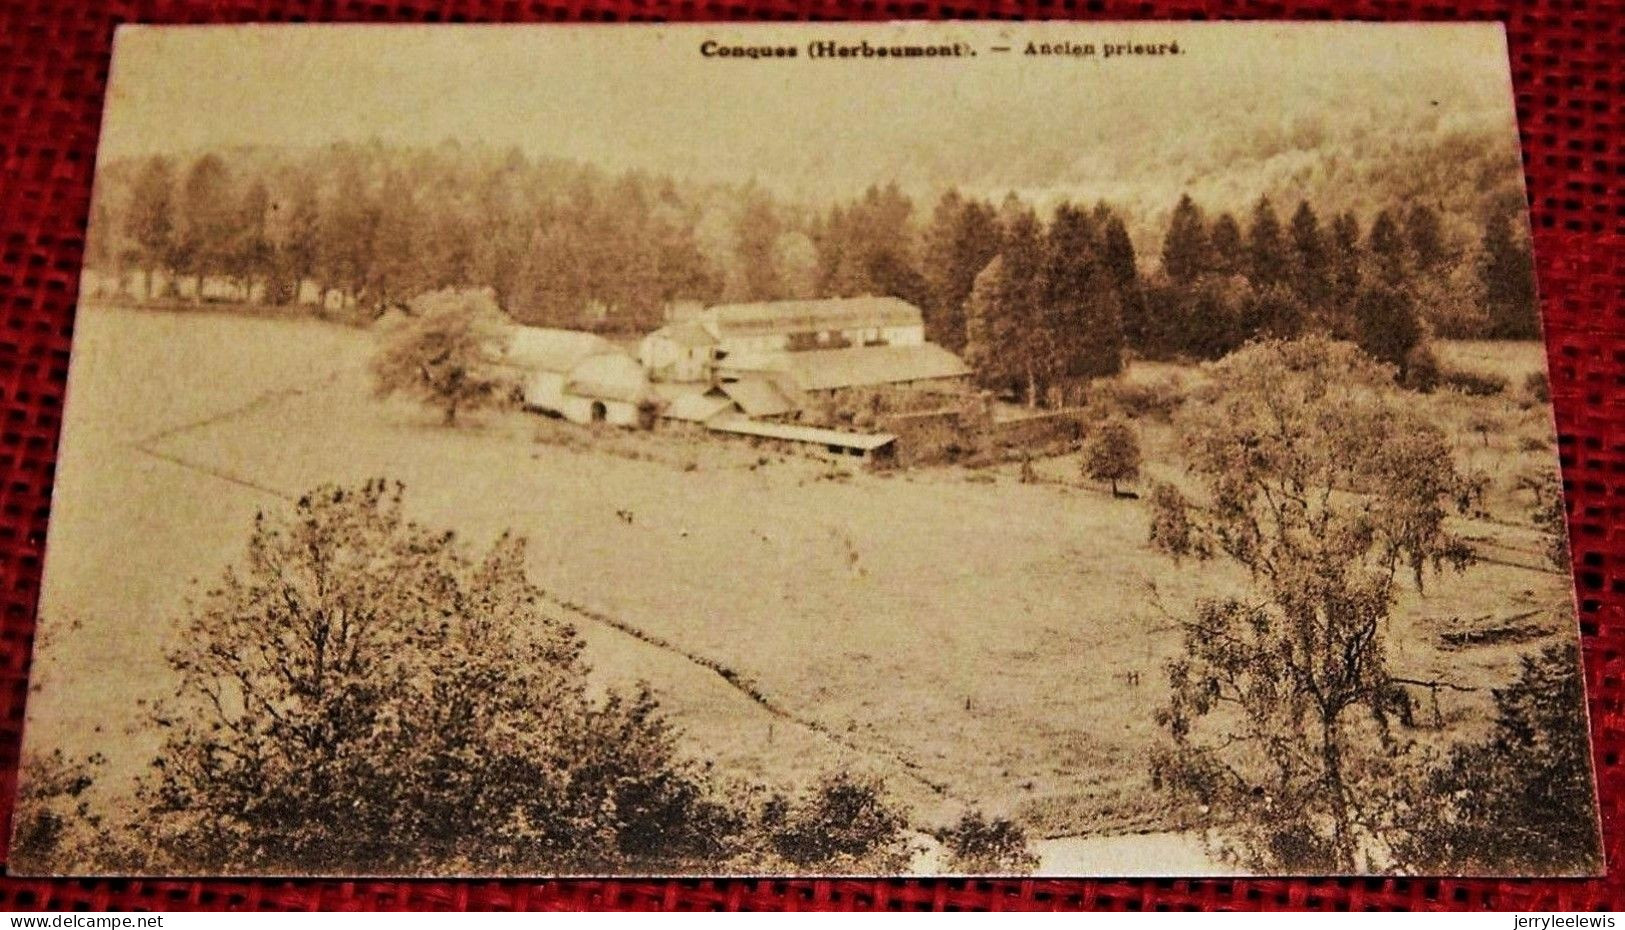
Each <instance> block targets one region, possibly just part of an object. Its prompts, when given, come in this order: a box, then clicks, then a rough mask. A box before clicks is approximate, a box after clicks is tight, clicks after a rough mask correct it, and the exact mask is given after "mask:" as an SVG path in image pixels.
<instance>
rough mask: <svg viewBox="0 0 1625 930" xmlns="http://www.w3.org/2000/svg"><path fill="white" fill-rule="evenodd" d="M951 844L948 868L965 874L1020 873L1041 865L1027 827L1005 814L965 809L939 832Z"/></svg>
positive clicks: (948, 846) (941, 837) (943, 839)
mask: <svg viewBox="0 0 1625 930" xmlns="http://www.w3.org/2000/svg"><path fill="white" fill-rule="evenodd" d="M939 838H940V839H941V840H942V843H943V845H944V846H946V847H947V848H948V868H949V870H950V871H953V872H958V873H960V874H962V875H1021V874H1026V873H1029V872H1031V871H1032V870H1033V869H1035V868H1037V867H1038V856H1037V854H1035V853H1034V852H1033V851H1032V847H1031V845H1030V843H1029V841H1028V839H1027V831H1025V830H1023V829H1022V828H1021V826H1020V825H1019V824H1017V823H1015V822H1014V821H1011V820H1007V819H1005V818H1003V817H998V818H988V817H985V816H983V814H982V812H981V811H978V810H970V811H966V812H965V814H964V816H962V817H960V818H959V822H958V823H956V824H954V825H953V826H952V827H949V828H948V829H947V830H944V831H942V833H941V834H940V835H939Z"/></svg>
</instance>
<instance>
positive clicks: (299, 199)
mask: <svg viewBox="0 0 1625 930" xmlns="http://www.w3.org/2000/svg"><path fill="white" fill-rule="evenodd" d="M1302 131H1303V133H1306V134H1308V135H1307V137H1306V138H1310V139H1313V138H1314V133H1313V131H1312V127H1311V128H1304V129H1303V130H1302ZM1448 138H1454V137H1448ZM1448 138H1447V139H1446V140H1445V141H1448ZM1438 141H1439V140H1435V142H1438ZM1458 141H1459V140H1458ZM1305 144H1307V143H1305ZM1440 144H1443V143H1440ZM1502 154H1504V153H1502ZM1461 156H1462V157H1461V158H1460V159H1458V162H1459V163H1460V164H1461V165H1464V166H1465V169H1464V170H1465V171H1466V172H1467V175H1468V176H1472V175H1473V174H1474V173H1475V172H1476V173H1477V174H1478V175H1481V177H1479V178H1478V180H1477V181H1476V182H1474V183H1471V184H1465V185H1464V184H1459V183H1457V184H1451V183H1450V182H1449V180H1448V179H1447V178H1445V177H1443V176H1438V177H1435V178H1433V179H1432V180H1427V179H1422V180H1420V181H1419V180H1418V178H1417V177H1416V176H1414V175H1411V176H1409V180H1408V181H1407V183H1408V184H1410V185H1412V186H1414V185H1415V184H1417V183H1423V184H1425V185H1426V186H1428V187H1430V188H1432V189H1436V190H1437V191H1440V192H1442V194H1441V196H1437V197H1430V196H1423V195H1421V194H1417V195H1415V196H1409V197H1404V198H1396V199H1394V200H1392V201H1390V202H1384V203H1380V204H1377V205H1375V208H1374V209H1373V210H1372V211H1371V212H1370V213H1369V215H1364V214H1362V213H1359V212H1356V211H1354V210H1349V209H1344V210H1340V211H1337V210H1332V209H1327V208H1325V207H1323V206H1322V205H1321V204H1320V202H1319V200H1318V199H1317V197H1314V196H1304V197H1300V198H1298V199H1296V200H1294V201H1291V202H1285V203H1280V204H1277V203H1275V202H1273V201H1272V200H1271V199H1270V198H1269V197H1268V196H1262V197H1256V199H1252V200H1250V201H1246V202H1245V204H1244V206H1243V207H1240V208H1231V207H1229V206H1227V205H1228V204H1229V203H1231V202H1232V201H1229V200H1224V201H1219V202H1217V203H1215V204H1213V205H1211V206H1208V207H1207V208H1204V204H1202V203H1199V202H1198V201H1197V200H1196V199H1193V198H1192V196H1190V195H1189V194H1186V195H1184V196H1180V197H1178V198H1177V202H1176V203H1175V204H1173V205H1172V207H1171V212H1170V213H1169V215H1168V217H1167V219H1166V220H1162V221H1157V224H1156V225H1155V226H1148V224H1150V223H1152V222H1153V221H1149V220H1147V219H1146V218H1145V216H1144V213H1143V211H1142V212H1138V213H1136V212H1132V211H1127V210H1125V209H1123V208H1121V207H1119V206H1117V205H1115V204H1112V203H1108V202H1107V201H1105V200H1094V201H1089V202H1084V201H1081V200H1080V201H1077V202H1073V201H1070V200H1066V199H1060V200H1056V199H1055V198H1053V197H1048V198H1042V199H1040V198H1036V197H1033V198H1023V197H1022V196H1020V195H1018V194H1016V193H1009V194H1007V195H1005V196H1003V197H1002V198H1001V199H998V200H997V201H994V200H991V199H987V198H982V197H977V196H974V195H971V194H969V193H965V192H962V191H960V190H958V189H955V188H948V189H946V190H945V191H940V192H938V193H936V194H935V195H934V199H933V200H930V201H927V202H918V201H917V200H916V198H914V197H912V196H910V195H909V194H908V193H907V192H905V190H904V189H903V188H901V187H899V186H898V185H897V184H888V185H886V186H878V185H877V186H871V187H869V188H868V189H867V190H866V191H865V192H863V193H862V194H860V195H858V196H855V197H852V198H848V199H837V200H833V201H826V202H822V203H812V202H807V201H800V200H790V199H788V198H786V197H784V196H782V195H776V194H775V193H773V192H772V191H771V190H770V189H769V188H768V187H766V186H764V185H759V184H756V183H746V184H734V185H729V184H720V183H699V182H694V181H691V180H685V181H680V180H677V179H673V178H671V177H667V176H659V175H651V174H646V173H640V172H635V171H626V172H622V173H611V172H608V171H605V170H602V169H599V168H595V167H593V166H589V165H583V164H580V163H576V162H570V161H563V160H554V159H535V158H531V157H528V156H526V155H524V154H523V153H521V152H519V151H518V150H510V151H506V152H499V151H496V150H493V149H489V148H484V147H479V146H465V145H461V144H458V143H455V142H447V143H443V144H441V145H439V146H434V147H428V148H423V147H388V146H384V145H382V144H379V143H371V144H364V145H356V144H336V145H332V146H328V147H325V148H321V149H317V150H308V151H307V150H273V149H265V148H244V149H233V150H226V151H216V152H207V153H203V154H201V155H198V156H196V157H194V158H191V159H168V158H163V157H151V158H148V159H144V160H127V161H118V162H114V163H111V164H109V165H106V166H104V168H103V170H102V171H101V174H100V176H99V183H98V186H97V190H96V199H95V203H94V206H93V217H92V223H91V234H90V237H89V243H88V247H87V256H86V263H87V265H88V266H89V267H91V268H94V269H97V270H98V271H103V272H111V273H112V274H113V277H114V278H115V279H117V280H118V281H119V282H120V285H119V286H120V287H121V288H124V289H127V290H129V291H132V292H133V293H132V296H136V297H146V298H151V297H159V296H166V295H165V294H164V293H161V292H162V291H165V290H173V289H174V288H175V285H176V282H184V281H187V280H188V279H190V280H192V281H194V282H198V283H199V284H200V283H201V281H202V280H203V279H204V278H210V279H214V280H221V279H224V280H229V281H232V282H235V284H236V286H237V289H238V291H239V292H240V293H241V294H243V295H251V296H252V298H253V299H254V300H256V301H260V302H266V303H275V304H291V303H295V302H296V301H298V300H299V299H300V295H301V294H304V295H307V299H308V295H309V294H311V293H312V291H313V290H314V292H316V293H320V294H323V295H332V296H334V297H337V298H339V299H337V304H338V306H340V307H344V308H350V309H348V310H346V311H345V312H349V313H354V314H356V315H358V316H360V317H362V318H366V317H368V316H372V315H377V314H380V313H383V312H384V311H386V310H388V309H389V308H391V307H394V306H398V305H402V304H404V303H405V302H406V301H407V300H408V299H410V298H411V297H412V296H414V295H416V294H419V293H422V292H424V291H428V290H434V289H438V288H445V287H489V288H491V289H493V291H494V292H495V295H496V298H497V301H498V303H499V304H500V305H501V306H502V307H503V308H504V309H505V310H506V311H507V312H508V313H509V314H510V315H511V316H512V317H513V318H514V319H516V320H518V321H520V322H523V323H529V324H535V325H546V326H574V327H593V328H601V329H613V330H619V331H629V332H630V331H639V330H646V329H648V328H651V327H653V326H656V325H658V324H659V322H660V321H661V320H662V319H663V318H664V316H665V314H666V311H667V308H668V307H670V306H671V305H672V304H674V303H679V302H685V301H690V302H700V303H707V302H715V301H746V300H776V299H787V298H802V297H825V296H853V295H859V294H890V295H895V296H898V297H901V298H903V299H905V300H909V301H911V302H913V303H915V304H917V305H919V306H920V307H921V308H922V309H923V310H924V311H925V313H926V320H927V326H928V329H929V331H930V335H931V337H932V338H933V339H934V340H936V341H938V342H940V343H942V344H944V345H946V346H948V347H950V348H952V349H955V350H956V351H961V352H963V353H964V354H965V356H966V358H967V360H968V361H970V362H971V363H972V364H973V366H974V367H975V368H976V369H977V371H978V374H979V377H980V379H981V381H982V383H983V384H984V385H986V386H989V387H994V388H999V389H1003V390H1006V391H1008V392H1009V393H1011V394H1024V395H1025V396H1026V398H1027V399H1028V400H1029V402H1037V401H1039V400H1041V399H1043V398H1045V397H1046V396H1052V395H1053V393H1054V392H1053V391H1052V390H1051V389H1053V388H1060V387H1064V386H1065V385H1067V384H1069V383H1073V382H1076V381H1077V380H1079V379H1087V378H1089V377H1094V376H1098V375H1101V374H1109V373H1111V372H1114V371H1116V370H1117V368H1118V367H1119V366H1120V364H1121V354H1122V351H1123V350H1124V349H1125V348H1126V349H1129V350H1132V351H1133V352H1135V353H1137V354H1138V355H1140V356H1145V357H1165V358H1172V357H1192V358H1216V357H1219V356H1221V355H1224V354H1225V353H1227V352H1228V351H1231V350H1233V349H1235V348H1237V347H1239V346H1240V345H1241V344H1243V343H1244V342H1246V341H1247V340H1248V339H1249V338H1252V337H1253V336H1256V335H1261V334H1262V335H1274V336H1292V335H1296V334H1298V333H1301V332H1305V331H1321V332H1329V333H1331V334H1333V335H1336V336H1339V337H1342V338H1348V339H1352V340H1354V341H1356V342H1358V343H1360V344H1361V345H1362V346H1363V347H1365V348H1366V349H1367V351H1368V352H1369V353H1370V354H1372V355H1374V356H1376V357H1378V358H1381V359H1384V360H1387V361H1390V362H1391V363H1393V364H1395V365H1396V366H1398V367H1399V368H1400V369H1401V370H1402V372H1403V371H1404V370H1405V369H1406V368H1407V366H1408V356H1409V355H1410V354H1411V353H1412V352H1413V350H1416V349H1417V348H1418V347H1419V346H1421V345H1422V344H1423V343H1424V342H1425V340H1426V337H1427V336H1428V335H1429V334H1435V335H1440V336H1448V337H1460V338H1528V337H1532V336H1535V335H1537V334H1538V316H1537V314H1536V312H1535V304H1534V280H1533V270H1532V262H1531V257H1530V252H1529V244H1528V241H1527V232H1526V230H1525V228H1524V224H1523V222H1522V218H1521V212H1520V211H1521V209H1522V204H1521V202H1520V201H1519V200H1518V199H1517V197H1516V196H1515V194H1516V192H1517V190H1518V188H1517V185H1516V180H1517V176H1516V159H1515V158H1514V159H1513V160H1512V161H1511V162H1510V163H1508V162H1506V161H1505V159H1504V158H1502V157H1501V155H1500V154H1496V150H1495V148H1494V147H1493V146H1488V147H1481V148H1478V149H1474V148H1471V147H1468V148H1464V149H1463V150H1462V152H1461ZM1495 165H1500V166H1501V167H1500V169H1496V168H1495V167H1494V166H1495ZM1508 167H1510V168H1511V169H1512V173H1511V174H1510V175H1507V172H1506V170H1505V169H1507V168H1508ZM1322 169H1325V166H1322ZM1498 170H1499V174H1497V171H1498ZM1328 171H1329V169H1325V170H1321V172H1320V173H1321V174H1322V175H1324V176H1325V177H1326V178H1332V177H1340V175H1338V173H1337V172H1335V171H1330V173H1327V172H1328ZM1493 177H1498V178H1499V181H1496V182H1494V183H1491V180H1492V179H1493ZM1508 177H1510V181H1509V180H1508ZM1208 186H1210V185H1208ZM1311 186H1312V187H1314V188H1316V190H1322V189H1324V188H1325V186H1326V185H1325V183H1323V182H1319V183H1316V184H1314V185H1311ZM1198 187H1199V188H1200V187H1204V185H1198ZM1464 190H1465V191H1469V192H1471V196H1467V195H1464V194H1463V191H1464ZM1326 199H1327V200H1328V202H1330V203H1333V204H1341V203H1346V202H1347V197H1346V196H1339V197H1333V196H1328V197H1327V198H1326ZM1148 242H1149V243H1153V245H1152V246H1151V247H1147V245H1146V243H1148ZM134 272H139V273H134ZM155 273H156V274H155ZM154 281H157V282H158V291H160V293H154ZM190 293H192V294H194V295H200V294H201V293H202V288H201V287H200V286H197V287H193V288H192V289H191V291H190ZM1012 350H1015V351H1012Z"/></svg>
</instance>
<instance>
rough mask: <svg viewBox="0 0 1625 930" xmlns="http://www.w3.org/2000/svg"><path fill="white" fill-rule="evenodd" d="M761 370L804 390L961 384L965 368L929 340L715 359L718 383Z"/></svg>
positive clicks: (967, 373) (967, 370)
mask: <svg viewBox="0 0 1625 930" xmlns="http://www.w3.org/2000/svg"><path fill="white" fill-rule="evenodd" d="M767 372H773V373H777V374H778V375H780V376H782V380H784V381H787V382H788V383H789V384H791V385H793V386H794V387H795V389H796V390H798V391H801V392H804V393H817V392H820V391H838V390H841V389H843V388H852V387H872V386H878V385H894V386H900V387H934V388H952V387H956V386H959V385H962V384H964V383H966V382H967V381H968V380H969V378H970V373H971V371H970V367H969V366H967V365H966V364H965V363H964V362H963V361H960V359H959V356H957V355H955V354H953V353H952V352H949V351H948V350H947V349H944V348H943V347H941V346H939V345H934V344H932V343H929V342H926V343H920V344H917V345H885V346H857V347H854V348H850V349H820V350H817V351H813V352H784V353H779V354H777V355H769V356H755V357H750V358H741V359H739V360H738V361H737V362H731V361H724V362H720V363H718V376H719V378H720V379H721V380H722V381H723V382H726V381H728V380H729V379H730V378H745V377H748V376H750V375H751V374H753V373H756V374H760V373H767Z"/></svg>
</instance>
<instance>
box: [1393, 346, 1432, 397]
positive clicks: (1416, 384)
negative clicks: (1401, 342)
mask: <svg viewBox="0 0 1625 930" xmlns="http://www.w3.org/2000/svg"><path fill="white" fill-rule="evenodd" d="M1439 369H1440V365H1439V357H1438V356H1437V355H1436V354H1434V352H1433V347H1432V346H1430V345H1428V344H1427V343H1425V342H1424V343H1422V344H1420V345H1417V346H1415V347H1414V348H1412V349H1411V351H1410V353H1409V354H1407V355H1406V356H1405V376H1404V377H1403V378H1402V379H1400V383H1401V384H1402V385H1404V386H1405V387H1408V388H1410V389H1411V390H1413V391H1420V392H1422V393H1424V394H1426V393H1429V392H1431V391H1432V390H1433V389H1435V388H1437V387H1438V386H1439Z"/></svg>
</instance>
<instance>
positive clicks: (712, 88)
mask: <svg viewBox="0 0 1625 930" xmlns="http://www.w3.org/2000/svg"><path fill="white" fill-rule="evenodd" d="M822 38H828V39H833V40H836V41H840V42H843V43H856V42H860V41H865V40H866V41H869V42H870V43H871V44H884V43H888V42H892V41H909V42H933V43H936V42H943V43H948V42H963V43H965V44H966V45H967V46H969V47H970V48H973V49H975V50H977V51H978V54H977V55H976V56H974V57H961V58H952V59H936V60H929V61H926V60H920V59H911V60H904V61H887V60H861V59H857V60H852V59H848V60H828V59H818V60H814V59H810V58H808V57H807V54H806V52H807V49H806V44H807V43H808V42H809V41H811V40H813V39H822ZM706 40H716V41H718V42H721V43H722V44H725V45H733V44H749V45H757V44H769V45H773V44H790V45H795V46H797V47H798V48H799V50H800V52H801V56H800V57H798V58H796V59H793V60H782V59H777V60H758V61H750V60H739V59H721V58H706V57H704V56H702V55H701V54H700V47H701V45H702V43H703V42H705V41H706ZM1029 41H1032V42H1051V43H1059V42H1069V41H1070V42H1074V43H1085V42H1089V43H1095V44H1096V45H1097V47H1099V46H1101V45H1104V44H1106V43H1120V42H1128V43H1160V42H1169V41H1177V42H1178V43H1179V46H1180V51H1181V54H1179V55H1177V56H1176V55H1163V56H1156V57H1151V56H1145V57H1134V56H1129V57H1122V56H1119V57H1114V58H1109V59H1102V58H1100V57H1099V56H1098V55H1097V56H1095V57H1089V58H1076V57H1070V56H1066V57H1031V56H1025V55H1022V54H1020V52H1021V51H1022V50H1023V49H1024V48H1025V45H1026V43H1027V42H1029ZM1001 45H1009V46H1011V47H1012V51H1011V52H1008V53H999V52H995V51H992V49H993V47H995V46H1001ZM1368 107H1379V108H1381V109H1382V112H1383V114H1384V116H1383V117H1382V118H1384V119H1387V120H1390V121H1393V120H1395V119H1396V117H1394V116H1393V115H1392V114H1393V113H1394V112H1399V113H1401V114H1402V115H1403V114H1404V113H1407V112H1414V113H1415V114H1417V115H1419V116H1420V115H1423V114H1426V113H1427V112H1428V111H1429V110H1431V111H1432V112H1433V113H1435V114H1439V113H1442V114H1445V115H1446V117H1447V118H1449V117H1451V116H1452V115H1456V114H1468V115H1471V116H1472V118H1474V119H1482V118H1484V114H1489V118H1492V119H1505V121H1506V122H1507V126H1508V131H1509V132H1510V131H1511V120H1512V101H1511V93H1510V84H1509V78H1508V66H1507V60H1506V49H1505V44H1504V39H1503V35H1502V32H1501V30H1500V27H1499V26H1498V25H1495V24H1480V25H1444V24H1436V25H1418V24H1407V25H1399V26H1374V25H1364V24H1165V23H1164V24H1155V23H1141V24H1121V23H1043V24H1038V23H1027V24H970V23H957V24H848V25H829V24H797V25H794V26H786V25H744V24H703V25H683V26H658V27H646V26H625V25H607V26H604V25H598V26H589V25H572V26H505V27H486V26H284V25H260V26H232V27H198V26H179V27H172V26H126V27H123V28H122V29H121V30H120V31H119V33H118V36H117V39H116V44H115V52H114V60H113V67H112V78H111V83H110V89H109V92H108V103H107V109H106V112H105V116H104V121H103V135H102V157H103V158H106V159H114V158H122V157H128V156H141V155H146V154H152V153H161V154H186V153H194V152H197V151H200V150H203V149H207V148H218V147H228V146H236V145H245V144H246V145H277V146H295V147H299V146H314V145H322V144H326V143H330V142H334V141H339V140H351V141H364V140H368V139H373V138H377V139H380V140H382V141H384V142H389V143H399V144H424V145H431V144H435V143H438V142H440V141H442V140H445V139H447V138H456V139H459V140H461V141H464V142H473V143H483V144H487V145H492V146H497V147H501V148H507V147H509V146H518V147H520V148H522V149H524V150H525V151H527V152H529V153H531V154H533V155H550V156H561V157H566V158H575V159H580V160H583V161H589V162H594V163H597V164H599V165H602V166H604V167H608V168H611V169H617V170H619V169H623V168H642V169H647V170H651V171H656V172H662V173H671V174H675V175H679V176H689V177H701V178H711V179H716V180H744V179H747V178H749V177H751V176H755V175H765V176H766V178H767V179H768V180H770V181H771V179H772V178H773V177H775V176H779V177H780V178H781V179H786V178H787V179H790V180H788V181H786V183H790V184H803V185H806V184H815V183H816V179H820V178H826V179H829V180H830V182H831V183H844V182H851V183H859V182H865V181H868V180H874V179H882V178H886V177H888V176H891V177H897V176H906V175H909V174H911V173H913V174H929V175H933V176H934V178H933V179H934V180H942V179H943V177H946V178H948V179H950V180H953V179H954V176H955V174H956V173H965V172H982V173H986V172H987V171H988V170H989V168H988V166H990V165H1006V166H1007V167H1008V170H1007V171H1004V172H1002V173H1005V174H1008V175H1009V177H1010V178H1014V179H1017V181H1023V182H1030V181H1031V180H1032V179H1034V178H1043V177H1045V176H1046V172H1050V173H1070V174H1072V175H1077V174H1078V173H1080V172H1082V173H1085V174H1087V173H1088V172H1089V171H1090V167H1091V159H1097V160H1098V161H1099V164H1098V166H1097V168H1098V171H1099V172H1100V173H1109V172H1111V171H1113V170H1119V169H1120V166H1121V162H1122V159H1123V158H1124V157H1125V153H1127V155H1129V156H1132V157H1133V158H1138V159H1154V158H1156V157H1158V155H1159V154H1161V153H1165V152H1167V151H1168V150H1169V149H1171V148H1177V147H1179V146H1180V145H1183V144H1187V141H1188V140H1193V139H1194V140H1202V139H1204V138H1206V137H1207V136H1210V135H1213V134H1216V133H1220V132H1224V133H1232V132H1234V133H1244V132H1247V131H1249V128H1250V127H1258V126H1272V127H1279V126H1283V125H1285V126H1291V125H1294V121H1300V122H1301V121H1303V120H1318V119H1326V118H1327V114H1329V113H1330V114H1332V117H1331V118H1334V119H1336V118H1339V117H1338V115H1337V113H1336V112H1334V111H1338V110H1343V109H1348V110H1352V111H1355V112H1358V111H1360V110H1361V108H1368ZM1396 108H1397V109H1396ZM1063 162H1064V163H1063ZM1013 183H1014V182H1013Z"/></svg>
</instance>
